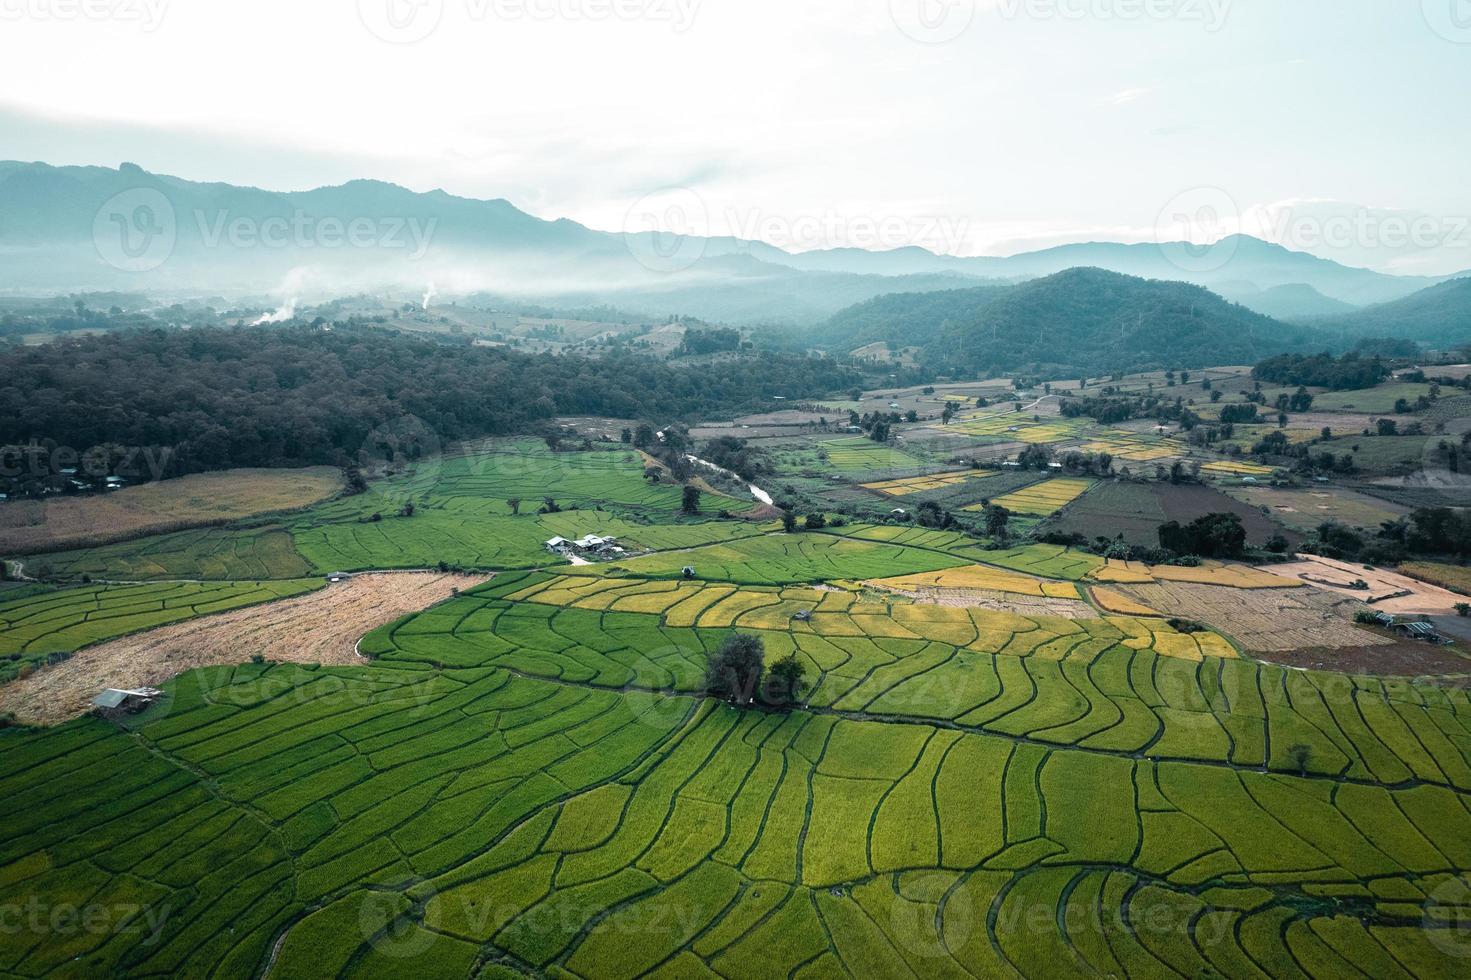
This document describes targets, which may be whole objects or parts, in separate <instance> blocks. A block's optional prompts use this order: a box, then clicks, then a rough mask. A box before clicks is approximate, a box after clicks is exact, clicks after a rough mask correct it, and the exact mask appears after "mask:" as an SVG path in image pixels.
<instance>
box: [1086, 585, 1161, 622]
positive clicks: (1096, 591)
mask: <svg viewBox="0 0 1471 980" xmlns="http://www.w3.org/2000/svg"><path fill="white" fill-rule="evenodd" d="M1088 594H1089V595H1091V596H1093V601H1094V602H1096V603H1098V608H1100V609H1102V610H1103V611H1104V612H1110V613H1113V614H1115V615H1117V616H1146V617H1147V616H1158V615H1159V613H1157V612H1155V611H1154V610H1153V609H1150V608H1149V607H1148V606H1146V605H1145V604H1144V603H1142V602H1135V601H1134V600H1133V599H1130V598H1129V597H1128V596H1126V595H1124V594H1122V593H1120V592H1115V591H1114V590H1113V589H1105V588H1102V587H1101V586H1097V585H1095V586H1094V587H1093V588H1091V589H1089V590H1088Z"/></svg>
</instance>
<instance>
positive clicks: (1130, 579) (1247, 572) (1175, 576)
mask: <svg viewBox="0 0 1471 980" xmlns="http://www.w3.org/2000/svg"><path fill="white" fill-rule="evenodd" d="M1088 577H1089V578H1090V579H1093V580H1094V581H1097V582H1111V583H1115V584H1121V585H1145V584H1148V583H1150V582H1196V583H1199V584H1201V585H1219V586H1223V587H1226V588H1231V589H1290V588H1295V587H1298V586H1302V585H1303V584H1304V583H1302V582H1299V581H1296V580H1294V579H1290V578H1284V577H1282V576H1281V575H1274V574H1272V573H1271V572H1267V571H1263V570H1261V569H1258V568H1252V567H1251V566H1249V565H1233V564H1230V563H1227V562H1219V561H1203V562H1201V563H1200V564H1199V565H1194V566H1189V565H1146V564H1144V563H1143V562H1137V561H1120V560H1118V559H1114V558H1110V559H1109V560H1108V562H1107V564H1105V565H1104V566H1103V567H1101V568H1096V569H1094V570H1093V571H1092V572H1091V573H1090V574H1089V576H1088Z"/></svg>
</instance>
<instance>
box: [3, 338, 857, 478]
mask: <svg viewBox="0 0 1471 980" xmlns="http://www.w3.org/2000/svg"><path fill="white" fill-rule="evenodd" d="M0 378H4V379H5V380H4V381H3V382H0V445H7V444H12V445H20V444H26V443H30V442H38V443H42V444H43V445H47V446H53V447H54V446H63V447H70V448H72V449H75V450H77V451H78V452H83V451H85V450H86V449H88V448H90V447H93V446H98V445H105V444H115V445H120V446H127V447H167V448H168V449H169V450H170V452H171V456H170V459H171V460H172V468H173V473H171V474H170V475H174V474H181V473H190V472H198V471H201V470H210V469H221V468H226V467H235V466H262V467H281V466H305V465H316V464H328V465H342V464H343V463H344V462H346V461H349V460H350V459H351V458H352V457H353V456H354V455H355V454H356V453H357V452H358V450H359V449H360V448H361V447H362V446H363V445H364V443H365V442H366V441H367V440H368V437H369V435H370V434H371V433H373V432H374V430H376V429H379V428H380V427H382V426H385V425H387V424H389V423H393V422H396V421H398V420H400V419H403V418H405V417H407V416H413V417H417V418H418V419H419V420H421V421H422V423H423V426H424V427H426V428H427V429H428V430H429V431H431V432H432V433H433V434H434V435H435V436H436V437H437V438H438V439H439V440H440V441H441V442H442V443H448V442H451V441H454V440H458V439H464V438H469V437H474V436H481V435H497V434H507V433H516V432H527V431H535V430H536V429H537V428H538V427H540V426H544V425H545V424H546V422H547V421H548V420H550V419H553V418H555V417H557V416H562V415H591V416H606V417H612V418H635V419H636V418H661V419H691V420H693V419H696V418H702V417H719V416H731V415H735V414H739V413H742V412H749V411H753V410H760V409H763V408H770V407H771V405H772V402H773V400H774V399H775V398H776V397H778V396H780V397H784V398H787V399H789V400H790V399H795V398H799V397H811V396H812V395H814V394H817V393H827V392H835V391H846V390H848V389H850V388H853V387H856V386H862V385H863V384H865V383H866V382H867V381H868V380H869V379H867V378H866V377H865V376H864V374H863V373H862V372H861V371H859V370H858V369H857V368H855V367H853V366H852V365H848V364H843V363H840V362H838V361H836V360H834V359H832V358H826V357H817V356H807V355H805V354H777V353H771V352H755V353H749V354H744V355H742V356H740V357H736V358H732V359H729V360H726V361H723V362H721V363H720V364H719V365H710V366H703V365H685V366H677V367H676V366H670V365H668V364H666V363H664V362H663V361H661V360H659V359H656V358H653V357H649V356H643V355H637V354H632V353H614V354H611V355H608V356H604V357H599V358H585V357H579V356H575V355H552V354H538V355H533V354H526V353H522V352H518V351H512V350H507V349H505V348H502V347H477V346H472V345H470V344H469V343H468V342H464V341H458V342H452V343H447V342H444V341H441V340H438V339H435V338H428V337H425V336H423V335H413V334H405V333H400V332H397V331H392V330H386V329H380V328H374V327H366V326H344V325H341V324H338V325H336V326H335V328H334V329H330V330H328V329H322V328H320V327H311V326H304V325H290V326H287V327H283V328H276V329H261V328H207V329H193V330H187V331H182V330H140V331H128V332H123V333H114V334H107V335H103V336H95V337H82V338H76V339H72V338H68V339H65V340H62V341H59V342H57V343H53V344H47V345H42V346H37V347H24V348H9V349H5V350H3V351H0Z"/></svg>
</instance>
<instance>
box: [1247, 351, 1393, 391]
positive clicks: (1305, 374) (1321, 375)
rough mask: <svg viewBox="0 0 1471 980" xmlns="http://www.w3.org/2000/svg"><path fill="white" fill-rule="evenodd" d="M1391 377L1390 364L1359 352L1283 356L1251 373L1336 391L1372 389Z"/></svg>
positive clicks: (1282, 382)
mask: <svg viewBox="0 0 1471 980" xmlns="http://www.w3.org/2000/svg"><path fill="white" fill-rule="evenodd" d="M1389 375H1390V370H1389V367H1388V365H1386V364H1385V363H1384V362H1383V361H1381V360H1380V359H1379V358H1377V357H1361V356H1360V355H1359V354H1357V353H1348V354H1345V355H1343V356H1342V357H1334V356H1333V355H1332V354H1329V353H1327V352H1324V353H1322V354H1313V355H1306V356H1305V355H1302V354H1283V355H1282V356H1280V357H1272V358H1268V359H1267V360H1265V361H1262V362H1261V363H1260V364H1258V365H1257V366H1256V367H1254V368H1252V371H1251V376H1252V377H1253V378H1256V379H1257V380H1258V381H1267V382H1270V383H1272V384H1278V385H1307V386H1309V387H1312V388H1330V389H1332V390H1334V391H1354V390H1357V389H1359V388H1372V387H1374V386H1375V385H1377V384H1379V383H1380V382H1381V381H1383V380H1385V379H1386V378H1388V377H1389Z"/></svg>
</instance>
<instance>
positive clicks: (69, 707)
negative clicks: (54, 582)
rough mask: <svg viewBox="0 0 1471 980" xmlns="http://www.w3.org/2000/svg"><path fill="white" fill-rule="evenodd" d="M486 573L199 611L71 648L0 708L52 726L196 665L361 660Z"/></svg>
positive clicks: (366, 578) (357, 585)
mask: <svg viewBox="0 0 1471 980" xmlns="http://www.w3.org/2000/svg"><path fill="white" fill-rule="evenodd" d="M485 581H488V576H484V575H479V576H472V575H456V574H445V573H441V572H403V573H375V574H370V575H358V576H356V577H354V578H351V579H349V580H347V581H346V582H342V583H339V584H336V585H329V586H328V587H327V588H325V589H322V590H320V591H317V592H313V593H311V594H310V595H305V596H301V597H299V598H296V599H287V600H285V601H283V602H272V603H268V604H266V605H262V606H253V607H251V608H249V609H240V610H236V611H234V612H229V613H223V614H221V615H218V616H207V617H204V618H203V619H194V620H190V621H188V622H185V623H176V624H174V625H172V626H165V627H163V628H161V629H156V630H150V631H149V632H146V633H139V634H136V635H134V636H128V637H123V638H121V639H117V640H112V641H110V642H108V643H101V644H98V645H97V646H93V647H88V648H86V649H84V650H81V651H79V652H78V653H77V654H76V656H74V657H73V658H72V659H70V660H68V661H65V662H64V663H60V664H57V665H56V666H54V667H49V668H47V669H45V670H42V671H38V672H37V673H35V674H32V675H31V676H30V677H28V678H26V679H25V680H20V681H16V682H14V683H11V684H7V685H4V686H0V712H12V713H14V714H15V716H16V718H17V720H19V721H21V722H22V723H25V724H38V725H54V724H58V723H60V722H63V721H66V720H68V719H70V718H75V717H77V716H78V715H81V714H84V713H86V711H87V709H88V705H89V703H90V702H91V700H92V698H94V697H95V696H96V695H97V694H98V692H100V691H103V690H105V689H107V688H110V687H115V688H138V687H157V686H159V685H160V684H162V683H163V682H164V681H167V680H169V679H170V678H172V677H176V676H178V675H179V674H182V673H184V672H185V671H188V670H193V669H195V668H197V667H212V666H221V665H228V664H241V663H245V662H247V661H249V660H250V659H251V657H254V656H257V655H258V656H262V657H265V658H266V659H267V660H274V661H280V662H284V663H302V664H336V665H354V664H358V665H360V664H364V663H366V661H365V660H364V659H363V658H362V657H359V656H358V654H357V650H356V646H357V641H358V640H360V639H361V638H362V637H363V636H364V635H365V634H367V633H369V632H371V631H373V630H375V629H377V628H378V627H379V626H383V625H385V624H387V623H391V622H393V621H394V620H396V619H398V618H399V617H400V616H404V615H406V614H408V613H411V612H418V611H419V610H422V609H427V608H428V607H430V606H433V605H436V604H438V603H440V602H443V601H444V600H446V599H448V598H450V597H451V596H452V595H454V592H455V590H456V589H459V590H465V589H469V588H472V587H474V586H476V585H479V584H481V583H482V582H485Z"/></svg>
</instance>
